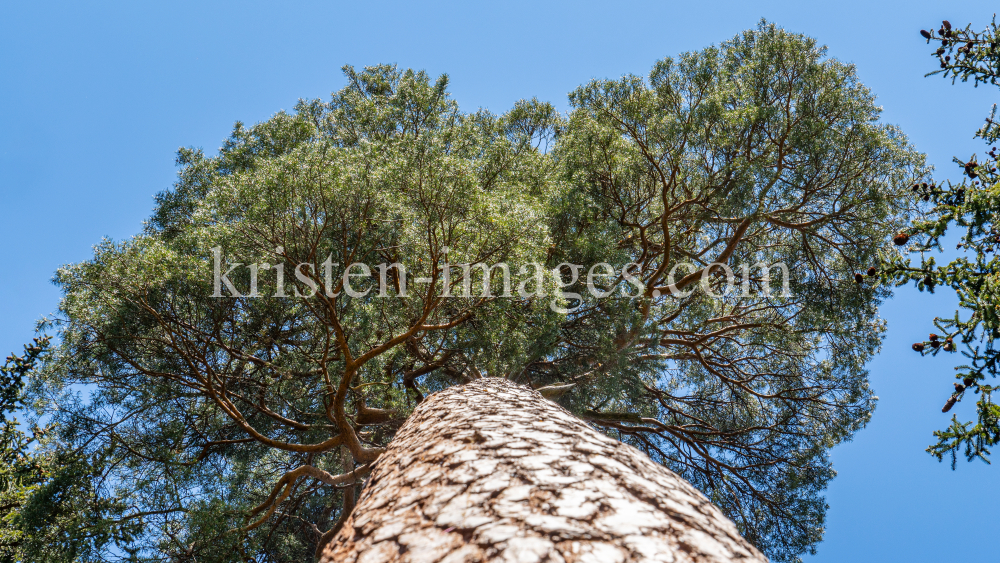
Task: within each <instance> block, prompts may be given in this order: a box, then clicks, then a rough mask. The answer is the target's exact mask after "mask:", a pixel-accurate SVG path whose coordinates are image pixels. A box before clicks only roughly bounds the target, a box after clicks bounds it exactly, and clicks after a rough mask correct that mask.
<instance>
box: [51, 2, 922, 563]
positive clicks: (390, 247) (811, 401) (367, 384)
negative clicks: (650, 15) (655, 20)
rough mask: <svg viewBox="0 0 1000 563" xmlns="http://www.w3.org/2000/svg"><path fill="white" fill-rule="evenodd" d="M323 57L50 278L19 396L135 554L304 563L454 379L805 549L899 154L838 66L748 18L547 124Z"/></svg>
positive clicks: (861, 384) (900, 142)
mask: <svg viewBox="0 0 1000 563" xmlns="http://www.w3.org/2000/svg"><path fill="white" fill-rule="evenodd" d="M345 74H346V76H347V79H348V85H347V86H346V87H345V88H343V89H342V90H340V91H339V92H337V93H335V94H334V95H333V96H332V99H331V100H329V101H321V100H304V101H300V103H299V104H298V105H297V106H296V109H295V112H293V113H284V112H282V113H279V114H277V115H275V116H274V117H272V118H271V119H269V120H267V121H266V122H264V123H260V124H258V125H255V126H252V127H245V126H244V125H242V124H240V123H237V125H236V127H235V128H234V131H233V134H232V136H231V137H230V138H229V140H227V141H226V143H225V144H224V145H223V147H222V148H221V149H220V151H219V153H218V154H217V155H215V156H208V155H206V154H204V153H203V152H201V151H199V150H193V149H184V150H182V151H180V153H179V156H178V163H179V164H180V166H181V169H180V173H179V178H178V181H177V183H176V185H175V186H174V188H173V189H171V190H168V191H166V192H164V193H162V194H161V195H160V196H159V197H158V200H157V208H156V210H155V212H154V214H153V216H152V218H151V219H150V221H149V222H148V224H147V226H146V228H145V229H144V231H143V232H142V233H141V234H139V235H138V236H136V237H134V238H132V239H130V240H127V241H123V242H113V241H104V242H103V243H102V244H100V245H99V246H98V247H97V248H96V250H95V254H94V257H93V259H91V260H88V261H86V262H84V263H81V264H76V265H72V266H68V267H66V268H63V269H61V270H60V271H59V272H58V275H57V282H58V284H59V285H60V287H61V288H62V291H63V293H64V297H63V300H62V304H61V309H60V314H59V318H58V319H57V321H56V325H55V329H56V330H57V332H58V335H59V344H58V346H57V347H56V349H55V350H54V353H53V354H52V356H51V357H50V358H49V359H47V360H46V362H45V363H44V365H43V367H42V369H41V370H40V373H39V375H38V376H37V378H36V379H35V383H34V384H33V386H32V397H34V399H35V401H36V402H35V406H36V407H37V408H38V409H40V410H41V412H43V413H47V415H49V416H51V417H52V421H53V422H55V423H57V424H59V427H60V428H61V430H60V431H61V432H62V433H63V439H64V440H65V441H66V442H67V443H69V444H71V445H72V446H73V447H75V448H76V449H78V450H79V451H82V452H101V453H102V455H103V456H105V459H106V460H107V461H106V463H107V466H108V467H110V468H112V469H111V470H110V474H108V476H107V477H106V478H105V480H104V482H107V483H110V484H111V485H112V486H113V489H114V490H113V492H112V493H111V495H112V496H113V497H115V498H121V499H127V500H128V502H129V505H130V506H131V507H133V508H132V510H131V511H130V512H128V513H127V514H125V515H124V516H123V517H135V515H137V514H142V515H143V516H142V518H141V521H142V530H141V534H139V535H138V536H136V538H135V541H133V542H132V543H129V544H128V545H129V546H130V547H129V549H136V550H138V551H136V553H137V555H136V557H141V558H144V559H143V560H146V559H169V560H171V561H198V562H201V563H205V562H210V561H235V560H248V559H256V560H261V559H263V560H268V561H304V560H308V559H309V558H310V557H312V556H313V554H314V553H315V552H316V551H317V549H322V547H323V545H324V544H325V543H326V542H327V541H329V540H330V538H331V537H333V536H334V535H335V534H336V533H337V531H338V530H340V529H342V528H343V527H344V525H345V523H346V522H347V521H348V519H349V518H351V517H353V518H354V519H355V520H354V521H355V522H357V521H358V519H360V518H364V515H363V514H360V513H359V512H358V511H357V510H355V505H357V506H358V507H360V506H362V504H358V503H357V502H356V500H357V498H358V497H357V492H358V491H357V488H358V487H359V486H360V484H359V479H364V477H365V475H367V474H368V473H369V472H370V471H371V470H372V468H373V467H376V468H378V467H380V466H379V465H378V463H379V462H378V460H379V459H380V456H382V455H384V453H385V452H386V447H387V446H391V444H393V437H394V436H395V434H396V432H397V430H398V429H399V428H400V426H401V425H402V424H403V422H404V421H405V420H406V419H407V417H408V416H409V414H410V413H411V412H413V410H414V408H416V407H417V405H419V404H421V402H422V401H424V400H426V398H427V397H428V396H429V395H431V394H433V393H437V392H441V391H442V390H444V389H447V388H450V387H452V386H456V385H463V384H468V383H470V382H473V381H477V380H480V379H483V378H502V379H506V380H510V381H511V382H514V383H517V384H519V385H527V386H530V387H531V388H534V389H538V390H539V392H541V393H542V394H543V395H545V396H547V397H549V398H551V399H553V400H556V401H558V402H559V404H560V405H562V406H563V407H564V408H566V409H567V410H568V411H570V412H572V413H574V414H575V415H576V416H578V417H580V418H581V419H583V420H586V421H587V422H588V423H590V424H592V425H593V426H594V427H596V428H599V429H601V430H603V431H604V432H606V434H607V435H609V436H610V437H612V438H615V439H619V440H621V441H623V442H625V443H627V444H630V445H632V446H634V447H636V448H638V449H639V450H640V451H642V452H643V453H645V454H646V455H648V456H649V458H651V459H652V460H653V461H654V462H657V463H660V464H663V465H665V466H666V467H668V468H670V469H671V470H673V471H674V472H675V473H676V474H677V475H679V476H680V477H682V478H684V479H686V480H687V481H689V482H690V483H692V484H693V485H694V486H695V487H696V488H697V489H699V490H700V491H701V492H702V493H703V494H704V495H705V497H707V498H708V499H709V500H710V501H711V502H712V503H714V504H716V505H717V506H719V507H720V508H721V509H722V511H723V512H724V513H725V514H726V515H727V516H728V517H729V518H731V519H732V520H733V521H734V523H735V524H736V526H737V529H738V530H739V532H740V533H741V534H743V536H744V537H746V538H747V539H748V540H749V541H750V542H751V543H753V544H754V545H755V546H757V548H759V549H760V550H761V551H762V552H764V553H766V554H768V555H769V556H771V557H772V558H774V559H775V560H782V561H784V560H794V559H795V558H796V557H797V556H798V554H800V553H802V552H804V551H808V550H810V549H812V547H813V546H814V545H815V544H816V543H817V542H818V541H820V539H821V537H822V529H823V520H824V517H825V511H826V504H825V502H824V499H823V497H822V491H823V489H824V487H825V486H826V484H827V482H828V481H829V480H830V479H831V478H832V477H833V470H832V468H831V466H830V461H829V458H828V451H829V448H831V447H832V446H834V445H835V444H837V443H839V442H841V441H843V440H845V439H848V438H849V437H850V436H851V435H852V434H853V433H854V432H855V431H857V430H858V429H859V428H861V427H863V426H864V424H865V423H866V422H867V420H868V418H869V417H870V415H871V412H872V409H873V408H874V404H875V397H874V396H873V395H872V392H871V390H870V389H869V387H868V383H867V372H866V371H865V369H864V366H865V363H866V362H867V361H868V359H869V358H870V357H871V356H872V354H873V353H874V352H875V351H876V350H877V348H878V346H879V343H880V341H881V337H882V333H883V329H884V327H883V325H882V323H881V322H880V321H879V320H878V317H877V306H878V304H879V302H880V301H881V299H883V298H884V297H885V296H886V295H887V293H886V290H885V289H884V288H880V287H877V286H875V285H873V284H870V283H860V284H859V283H857V282H856V281H855V273H857V272H860V271H864V270H865V268H868V267H870V266H871V265H872V264H873V262H874V260H875V259H876V256H877V250H878V248H879V245H880V244H883V241H885V240H887V238H888V237H889V236H891V235H892V234H894V233H896V232H899V231H900V230H901V229H902V227H903V226H904V225H905V224H906V222H907V220H908V218H909V217H908V214H907V213H908V211H907V210H908V207H907V206H906V205H905V202H907V201H908V195H907V190H908V187H909V186H910V185H911V184H912V182H913V181H914V179H915V178H919V177H922V176H923V175H924V174H925V170H924V165H923V157H922V155H920V154H918V153H916V152H915V151H914V150H913V149H912V147H911V146H910V145H909V144H908V142H907V141H906V138H905V137H904V136H903V135H902V133H901V132H900V131H898V130H897V129H896V128H894V127H892V126H888V125H884V124H881V123H879V122H878V115H879V108H878V107H877V106H876V105H875V103H874V96H873V95H872V94H871V93H870V92H869V90H868V89H867V88H865V87H864V85H862V84H861V83H860V82H859V81H858V79H857V77H856V74H855V71H854V68H853V67H852V66H850V65H847V64H844V63H842V62H839V61H837V60H835V59H830V58H827V57H826V55H825V49H824V48H822V47H820V46H818V45H817V44H816V42H815V41H814V40H812V39H809V38H806V37H803V36H801V35H795V34H792V33H788V32H785V31H784V30H782V29H780V28H777V27H775V26H773V25H771V24H767V23H766V22H762V23H761V25H760V26H759V27H758V28H757V29H755V30H750V31H747V32H745V33H742V34H740V35H739V36H737V37H735V38H734V39H732V40H730V41H727V42H725V43H723V44H722V45H720V46H717V47H711V48H708V49H705V50H703V51H699V52H692V53H686V54H683V55H681V56H680V57H678V58H677V59H670V58H668V59H664V60H662V61H659V62H658V63H656V65H655V66H654V67H653V70H652V72H651V73H650V74H649V76H648V77H639V76H631V75H629V76H625V77H622V78H621V79H618V80H599V81H593V82H591V83H589V84H586V85H584V86H582V87H580V88H579V89H577V90H576V91H574V92H573V93H572V94H571V96H570V101H571V104H572V108H573V109H572V111H571V112H570V113H569V115H567V116H563V115H560V114H558V113H557V112H556V111H555V110H554V109H553V107H552V106H551V105H549V104H546V103H542V102H539V101H537V100H528V101H521V102H518V103H517V104H515V106H514V107H513V109H511V110H510V111H508V112H506V113H504V114H502V115H495V114H492V113H490V112H488V111H485V110H479V111H476V112H472V113H467V112H463V111H462V110H460V109H459V107H458V105H457V104H456V102H455V101H454V100H452V98H451V97H450V96H449V94H448V78H447V76H442V77H440V78H438V79H436V80H432V79H431V78H430V77H428V76H427V75H426V74H425V73H422V72H415V71H409V70H408V71H401V70H399V69H397V68H396V67H394V66H389V65H382V66H375V67H368V68H365V69H363V70H361V71H358V70H355V69H353V68H350V67H346V68H345ZM355 263H358V264H363V265H364V266H351V265H352V264H355ZM600 263H606V264H607V265H608V267H609V268H610V270H608V269H607V268H604V266H602V265H601V264H600ZM682 263H688V264H690V266H688V269H687V270H683V269H680V268H681V266H680V265H681V264H682ZM779 263H781V264H784V265H785V266H786V267H787V268H788V271H787V273H786V274H785V275H784V276H783V277H782V276H781V274H780V272H781V270H780V269H779V268H776V267H775V266H776V265H777V264H779ZM393 264H400V265H401V266H402V268H398V267H390V266H391V265H393ZM499 264H505V265H506V266H507V267H508V268H509V274H510V276H511V278H512V279H511V282H512V283H511V288H510V291H506V290H505V289H504V286H503V280H504V275H505V273H508V272H505V271H504V270H503V269H502V268H500V267H499V266H498V265H499ZM379 265H381V267H379ZM536 265H537V266H536ZM349 266H350V267H349ZM463 266H464V269H463ZM492 266H497V267H496V268H493V269H488V268H489V267H492ZM577 266H582V268H578V267H577ZM742 266H747V268H742ZM727 268H733V270H734V271H733V273H732V276H730V275H729V274H728V273H727ZM678 272H679V275H677V276H676V277H675V274H678ZM769 274H774V276H773V277H774V278H775V279H771V278H770V277H769ZM730 277H731V278H733V280H732V281H733V283H732V284H728V285H727V282H728V281H729V278H730ZM487 279H488V280H489V281H490V282H491V285H490V292H487V291H485V287H484V282H485V281H486V280H487ZM588 279H589V280H590V282H592V283H591V284H590V286H588ZM782 280H784V281H786V282H787V284H788V289H789V290H790V291H789V292H785V291H783V290H782V289H781V288H780V284H781V282H782ZM772 282H774V283H773V284H772ZM727 287H728V289H727ZM253 288H256V291H254V289H253ZM592 288H593V289H595V291H591V289H592ZM80 384H82V385H86V386H87V387H86V389H88V390H89V391H90V396H89V400H87V401H77V400H75V399H74V396H73V395H72V394H68V392H70V391H72V390H73V389H76V388H78V387H74V386H76V385H80ZM362 501H363V499H362ZM352 510H353V512H352Z"/></svg>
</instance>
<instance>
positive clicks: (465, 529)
mask: <svg viewBox="0 0 1000 563" xmlns="http://www.w3.org/2000/svg"><path fill="white" fill-rule="evenodd" d="M321 561H322V562H323V563H333V562H336V563H383V562H390V561H393V562H395V561H398V562H405V563H431V562H434V563H472V562H479V561H507V562H511V563H533V562H538V563H542V562H551V563H556V562H559V563H562V562H565V563H584V562H593V563H616V562H617V563H625V562H640V561H641V562H652V561H663V562H667V561H671V562H677V563H682V562H698V563H707V562H712V563H716V562H723V561H726V562H728V561H739V562H746V563H757V562H766V561H767V559H766V558H765V557H764V556H763V555H761V553H760V552H759V551H757V550H756V549H755V548H754V547H752V546H751V545H750V544H749V543H747V542H746V540H744V539H743V538H741V537H740V535H739V533H738V531H737V529H736V526H735V525H733V523H732V522H731V521H729V520H728V519H727V518H726V517H725V516H724V515H723V514H722V512H721V511H720V510H719V509H718V508H716V507H715V506H714V505H713V504H712V503H711V502H709V501H708V499H706V498H705V497H704V496H703V495H702V494H701V493H700V492H698V491H697V490H696V489H695V488H694V487H693V486H691V485H690V484H689V483H687V482H686V481H684V480H683V479H681V478H680V477H679V476H677V475H676V474H675V473H673V472H672V471H670V470H668V469H666V468H665V467H663V466H662V465H659V464H657V463H655V462H653V461H652V460H650V459H649V458H648V457H647V456H646V455H645V454H643V453H642V452H640V451H638V450H636V449H635V448H633V447H631V446H627V445H625V444H622V443H620V442H617V441H615V440H613V439H611V438H609V437H607V436H605V435H603V434H601V433H599V432H596V431H595V430H593V429H592V428H590V427H589V426H588V425H587V424H586V423H584V422H583V421H581V420H580V419H579V418H577V417H575V416H573V415H572V414H570V413H569V412H567V411H566V410H564V409H563V408H561V407H560V406H558V405H556V404H555V403H553V402H551V401H549V400H547V399H544V398H543V397H542V396H541V395H540V394H539V393H537V392H536V391H532V390H531V389H529V388H527V387H521V386H519V385H516V384H514V383H511V382H509V381H507V380H503V379H481V380H478V381H475V382H473V383H469V384H467V385H463V386H460V387H452V388H450V389H447V390H445V391H439V392H437V393H434V394H433V395H430V396H429V397H427V398H426V400H424V401H423V402H422V403H421V404H420V405H419V407H418V408H417V409H416V411H415V412H414V413H413V414H412V415H411V416H410V418H409V419H408V420H407V422H406V423H405V424H404V425H403V427H402V428H401V429H400V431H399V433H398V434H397V436H396V437H395V439H394V440H393V442H392V443H391V444H390V446H389V448H388V450H387V451H386V452H385V453H384V454H383V455H382V456H381V457H380V458H379V460H378V461H377V463H376V466H375V468H374V470H373V471H372V474H371V477H370V478H369V480H368V483H367V484H366V485H365V487H364V490H363V491H362V493H361V497H360V500H359V501H358V504H357V507H356V508H355V510H354V513H353V515H352V516H351V517H350V518H348V520H347V522H346V523H345V524H344V527H343V528H342V529H341V530H340V532H339V533H338V534H337V536H336V537H335V538H334V540H333V541H332V542H331V543H330V544H329V545H328V546H327V547H326V549H325V550H324V551H323V555H322V557H321Z"/></svg>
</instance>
